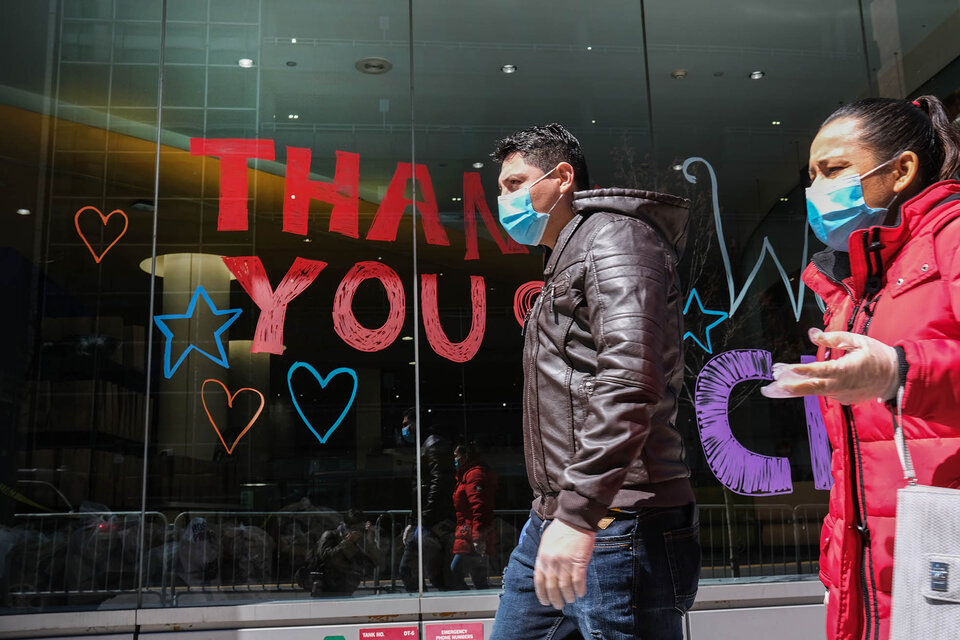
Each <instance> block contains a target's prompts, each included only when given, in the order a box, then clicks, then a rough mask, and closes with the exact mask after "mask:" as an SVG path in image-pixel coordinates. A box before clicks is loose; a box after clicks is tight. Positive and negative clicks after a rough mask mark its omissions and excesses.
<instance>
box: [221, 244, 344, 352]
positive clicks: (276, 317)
mask: <svg viewBox="0 0 960 640" xmlns="http://www.w3.org/2000/svg"><path fill="white" fill-rule="evenodd" d="M223 262H224V264H225V265H227V268H228V269H230V272H231V273H233V275H235V276H236V277H237V282H239V283H240V286H241V287H243V290H244V291H246V292H247V294H248V295H249V296H250V298H251V299H252V300H253V302H254V303H255V304H256V305H257V306H258V307H260V318H259V319H258V320H257V329H256V331H255V333H254V335H253V345H252V346H251V347H250V352H251V353H275V354H278V355H279V354H282V353H283V321H284V318H285V317H286V315H287V305H288V304H290V302H291V301H292V300H293V299H294V298H296V297H297V296H298V295H300V294H301V293H303V290H304V289H306V288H307V287H309V286H310V283H312V282H313V280H314V279H315V278H316V277H317V274H319V273H320V272H321V271H322V270H323V268H324V267H326V266H327V263H326V262H321V261H319V260H307V259H306V258H297V259H296V260H294V261H293V265H292V266H291V267H290V270H289V271H287V275H285V276H284V277H283V280H281V281H280V285H279V286H278V287H277V290H276V291H274V290H272V289H271V288H270V279H269V278H267V274H266V271H264V268H263V263H262V262H260V258H258V257H256V256H242V257H237V258H226V257H225V258H223Z"/></svg>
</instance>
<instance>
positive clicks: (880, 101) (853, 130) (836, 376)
mask: <svg viewBox="0 0 960 640" xmlns="http://www.w3.org/2000/svg"><path fill="white" fill-rule="evenodd" d="M958 169H960V132H958V130H957V129H956V127H955V125H953V124H951V122H950V118H949V117H948V116H947V114H946V112H945V110H944V107H943V105H942V104H941V102H940V101H939V100H938V99H937V98H936V97H934V96H923V97H920V98H917V99H916V100H914V101H910V100H900V99H893V98H870V99H866V100H861V101H858V102H855V103H853V104H849V105H846V106H843V107H840V108H839V109H838V110H836V111H835V112H834V113H833V114H832V115H831V116H830V117H829V118H827V120H826V121H825V122H824V123H823V125H822V126H821V127H820V131H819V133H817V136H816V138H815V139H814V141H813V144H812V145H811V146H810V162H809V171H810V181H811V185H810V188H808V189H807V216H808V220H809V222H810V226H811V228H812V229H813V231H814V233H815V234H816V236H817V237H818V238H819V239H820V240H821V241H822V242H823V243H824V244H826V245H827V247H828V248H827V249H826V250H825V251H822V252H820V253H817V254H816V255H814V256H813V258H812V260H811V263H810V265H809V266H808V267H807V268H806V270H805V271H804V273H803V280H804V282H805V283H806V284H807V286H809V287H810V289H811V290H813V291H814V292H815V293H816V294H817V295H818V296H820V298H821V299H822V300H823V301H824V303H825V312H824V325H825V331H821V330H820V329H811V330H810V332H809V335H810V339H811V341H812V342H813V343H814V344H815V345H816V346H817V348H818V351H817V362H813V363H810V364H793V365H782V364H776V365H774V379H775V382H774V383H773V384H772V385H769V386H768V387H765V388H764V389H763V393H764V395H767V396H771V397H795V396H801V395H819V396H821V398H820V409H821V411H822V413H823V417H824V423H825V425H826V428H827V434H828V435H829V437H830V443H831V444H832V445H833V459H832V463H831V470H832V473H833V480H834V485H833V488H832V489H831V490H830V510H829V514H828V515H827V517H826V519H825V520H824V523H823V531H822V533H821V537H820V540H821V544H820V546H821V550H820V579H821V580H822V581H823V583H824V585H825V586H826V588H827V598H826V601H827V622H826V630H827V637H828V638H831V639H835V638H842V639H850V640H853V639H857V640H859V638H863V637H867V638H879V639H880V640H885V639H886V638H887V637H888V636H889V634H890V628H889V618H890V606H891V591H892V577H893V571H892V562H893V557H892V556H893V548H894V540H893V537H894V532H895V530H896V520H895V517H894V516H895V511H896V498H897V489H898V488H900V487H902V486H904V484H905V481H904V478H903V470H902V469H901V467H900V463H899V461H898V457H897V446H896V444H895V442H894V439H893V427H892V422H893V420H894V419H895V420H897V421H899V422H900V424H901V425H902V426H903V429H904V432H905V434H906V437H907V440H908V442H909V449H910V454H911V456H912V458H913V463H914V466H915V468H916V472H917V476H918V481H919V483H920V484H923V485H934V486H950V487H956V486H958V485H960V320H958V318H960V252H958V251H957V247H958V246H960V221H958V219H960V182H958V181H957V180H955V179H953V178H955V177H956V176H957V171H958Z"/></svg>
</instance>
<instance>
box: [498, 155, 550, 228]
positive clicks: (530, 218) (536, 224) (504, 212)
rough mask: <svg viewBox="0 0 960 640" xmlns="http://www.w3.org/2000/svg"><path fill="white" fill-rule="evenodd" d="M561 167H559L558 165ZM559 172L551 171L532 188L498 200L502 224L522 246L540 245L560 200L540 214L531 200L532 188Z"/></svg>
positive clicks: (523, 189) (535, 181) (508, 194)
mask: <svg viewBox="0 0 960 640" xmlns="http://www.w3.org/2000/svg"><path fill="white" fill-rule="evenodd" d="M558 166H559V165H558ZM556 170H557V167H554V168H553V169H550V171H547V172H546V173H545V174H543V175H542V176H540V177H539V178H537V179H536V180H534V181H533V182H532V183H531V184H530V186H527V187H521V188H519V189H517V190H516V191H512V192H510V193H507V194H505V195H502V196H500V197H499V198H497V208H498V209H499V212H500V224H502V225H503V228H504V229H506V231H507V233H508V234H510V237H511V238H513V239H514V240H516V241H517V242H519V243H520V244H527V245H534V246H535V245H538V244H540V240H542V239H543V232H544V231H545V230H546V228H547V222H548V221H549V220H550V212H551V211H553V209H554V207H556V206H557V203H559V202H560V198H562V197H563V194H562V193H561V194H560V198H557V201H556V202H554V203H553V206H552V207H550V209H549V210H548V211H547V212H546V213H540V212H538V211H535V210H534V208H533V201H532V200H531V199H530V187H532V186H533V185H535V184H537V183H538V182H540V181H541V180H543V179H544V178H546V177H547V176H548V175H550V174H551V173H553V172H554V171H556Z"/></svg>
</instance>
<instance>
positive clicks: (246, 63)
mask: <svg viewBox="0 0 960 640" xmlns="http://www.w3.org/2000/svg"><path fill="white" fill-rule="evenodd" d="M237 64H238V65H240V66H241V67H243V68H244V69H249V68H250V67H252V66H253V60H251V59H250V58H240V59H239V60H237Z"/></svg>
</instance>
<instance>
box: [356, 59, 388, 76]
mask: <svg viewBox="0 0 960 640" xmlns="http://www.w3.org/2000/svg"><path fill="white" fill-rule="evenodd" d="M353 66H354V67H356V68H357V71H359V72H360V73H368V74H370V75H374V76H376V75H380V74H381V73H386V72H387V71H390V69H393V63H392V62H390V61H389V60H387V59H386V58H379V57H377V56H371V57H369V58H360V59H359V60H357V62H356V64H354V65H353Z"/></svg>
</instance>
